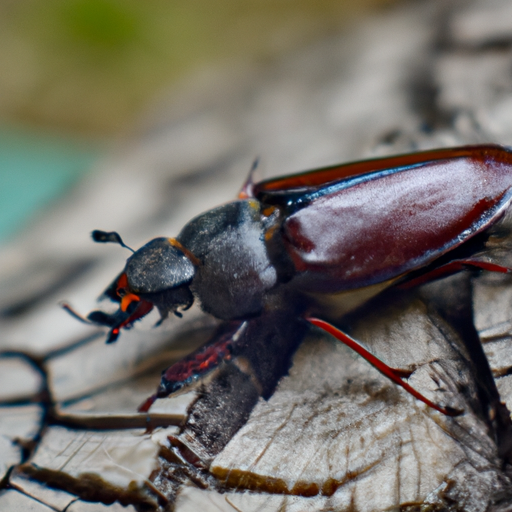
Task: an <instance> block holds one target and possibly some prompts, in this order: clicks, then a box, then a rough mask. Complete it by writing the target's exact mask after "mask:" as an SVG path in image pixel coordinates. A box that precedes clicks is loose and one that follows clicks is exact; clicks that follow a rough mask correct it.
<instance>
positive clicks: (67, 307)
mask: <svg viewBox="0 0 512 512" xmlns="http://www.w3.org/2000/svg"><path fill="white" fill-rule="evenodd" d="M59 306H60V307H61V308H62V309H63V310H64V311H67V312H68V313H69V314H70V315H71V316H72V317H73V318H75V319H76V320H78V321H80V322H82V323H84V324H88V325H91V324H93V322H91V321H90V320H89V319H88V318H85V317H84V316H82V315H81V314H80V313H77V312H76V311H75V310H74V309H73V308H72V307H71V306H70V305H69V304H68V303H67V302H59Z"/></svg>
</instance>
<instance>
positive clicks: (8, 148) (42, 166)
mask: <svg viewBox="0 0 512 512" xmlns="http://www.w3.org/2000/svg"><path fill="white" fill-rule="evenodd" d="M102 153H103V148H102V147H101V145H100V144H94V143H91V142H88V141H87V142H85V141H81V140H80V139H76V138H72V137H66V136H59V135H55V134H49V133H47V132H37V131H34V130H24V129H20V128H17V127H14V128H13V127H10V126H8V125H3V126H0V242H3V241H5V239H6V238H7V237H9V236H12V235H14V234H15V233H16V232H17V231H19V230H20V229H21V228H22V227H23V226H24V225H25V224H26V223H27V222H28V221H29V220H30V219H31V218H32V217H33V216H34V214H35V213H36V212H37V211H39V210H41V209H42V208H44V207H45V206H48V205H49V204H50V203H51V202H52V201H53V200H55V199H57V198H58V197H59V196H61V195H62V194H63V193H65V192H66V191H67V190H68V189H69V188H70V187H71V186H72V185H73V184H74V183H75V182H76V181H77V180H78V179H79V178H80V176H82V175H83V174H84V173H86V172H87V171H88V170H89V169H90V168H91V167H92V165H93V164H94V162H95V161H96V160H97V159H98V158H99V157H100V155H101V154H102Z"/></svg>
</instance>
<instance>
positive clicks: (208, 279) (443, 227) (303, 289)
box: [68, 144, 512, 415]
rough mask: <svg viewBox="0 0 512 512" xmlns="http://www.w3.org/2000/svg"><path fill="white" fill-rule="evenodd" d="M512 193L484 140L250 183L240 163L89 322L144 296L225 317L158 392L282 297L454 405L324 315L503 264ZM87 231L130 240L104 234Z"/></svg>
mask: <svg viewBox="0 0 512 512" xmlns="http://www.w3.org/2000/svg"><path fill="white" fill-rule="evenodd" d="M511 201H512V149H509V148H506V147H502V146H498V145H491V144H488V145H475V146H463V147H455V148H449V149H438V150H431V151H425V152H420V153H414V154H407V155H399V156H393V157H388V158H380V159H373V160H365V161H361V162H355V163H348V164H343V165H336V166H332V167H326V168H322V169H318V170H313V171H308V172H304V173H300V174H295V175H291V176H286V177H282V178H273V179H269V180H265V181H261V182H254V181H253V178H252V173H251V175H250V176H249V179H248V180H247V182H246V183H245V185H244V187H243V188H242V191H241V192H240V194H239V198H238V200H236V201H233V202H230V203H227V204H224V205H222V206H219V207H217V208H214V209H212V210H209V211H207V212H205V213H203V214H201V215H199V216H197V217H195V218H194V219H192V220H191V221H190V222H189V223H188V224H186V225H185V227H184V228H183V229H182V231H181V232H180V233H179V234H178V236H177V237H176V238H155V239H153V240H151V241H150V242H148V243H147V244H146V245H144V246H143V247H141V248H140V249H138V250H137V251H134V253H133V254H132V255H131V256H130V257H129V258H128V260H127V262H126V265H125V267H124V270H123V271H122V272H121V273H120V274H119V275H118V277H117V278H116V279H115V280H114V282H113V283H112V284H111V285H110V286H109V287H108V288H107V289H106V290H105V292H104V296H106V297H108V298H110V299H111V300H113V301H115V302H117V303H119V309H118V310H117V311H116V312H115V313H113V314H107V313H105V312H103V311H93V312H92V313H90V314H89V316H88V317H87V321H88V322H91V323H94V324H97V325H101V326H106V327H108V328H109V329H110V332H109V335H108V339H107V343H111V342H113V341H115V340H116V339H117V337H118V336H119V333H120V331H121V330H122V329H128V328H130V327H131V326H132V325H133V323H134V322H135V321H137V320H139V319H140V318H142V317H144V316H145V315H147V314H148V313H149V312H150V311H151V310H152V309H153V308H157V310H158V311H159V313H160V317H161V319H160V322H161V321H162V320H164V319H165V318H166V317H167V316H168V315H169V314H170V313H174V314H176V315H178V316H181V315H182V312H183V311H185V310H187V309H188V308H189V307H190V306H191V305H192V303H193V302H194V300H195V299H197V300H199V302H200V305H201V308H202V309H203V310H204V311H205V312H206V313H208V314H210V315H213V316H214V317H216V318H218V319H221V320H224V321H226V322H234V324H233V325H235V328H234V331H233V332H230V333H229V334H228V335H225V336H221V338H220V340H217V341H216V343H215V344H212V345H209V346H207V347H204V348H202V349H200V350H199V351H197V352H196V353H194V354H193V355H192V356H189V357H188V359H186V360H185V361H183V362H182V363H177V365H174V366H173V367H171V368H170V369H169V370H167V371H166V372H164V374H163V377H162V384H161V388H160V395H165V394H169V393H170V392H172V391H175V390H176V389H179V388H180V387H181V386H183V385H184V384H186V383H187V382H189V381H190V380H191V379H193V378H194V379H195V378H197V377H198V376H200V375H202V374H203V373H204V372H206V371H208V370H210V369H211V368H212V367H214V366H216V365H218V364H219V362H221V361H222V360H225V359H229V358H230V357H231V354H232V350H231V347H232V346H233V344H235V343H236V337H237V336H238V335H239V331H240V330H241V329H243V326H244V325H245V324H244V321H245V320H247V319H250V318H254V317H258V316H260V317H264V316H265V315H269V312H273V311H279V310H280V309H283V304H284V303H286V310H287V311H288V312H289V315H291V316H294V317H297V318H301V319H304V321H306V322H309V323H310V324H313V325H316V326H317V327H320V328H321V329H323V330H325V331H327V332H329V333H331V334H332V335H334V336H335V337H336V338H338V339H339V340H340V341H342V342H343V343H345V344H347V345H349V346H350V347H351V348H353V349H354V350H355V351H356V352H358V353H359V354H360V355H362V356H363V357H364V358H365V359H366V360H367V361H368V362H369V363H370V364H372V365H373V366H375V367H376V368H377V369H378V370H379V371H380V372H381V373H383V374H384V375H386V376H387V377H388V378H390V379H392V380H393V381H394V382H395V383H397V384H398V385H400V386H402V387H403V388H404V389H406V390H407V391H408V392H409V393H411V394H412V395H413V396H415V397H416V398H417V399H419V400H422V401H423V402H425V403H426V404H427V405H429V406H430V407H432V408H434V409H436V410H438V411H440V412H442V413H443V414H446V415H455V414H459V413H460V412H461V411H457V410H455V409H453V408H450V407H448V406H442V405H439V404H436V403H433V402H431V401H430V400H428V399H427V398H426V397H424V396H423V395H422V394H421V393H419V392H418V391H417V390H415V389H414V388H412V387H411V386H409V385H408V384H407V382H406V381H405V380H404V377H407V373H406V372H403V371H401V370H398V369H394V368H391V367H389V366H387V365H386V364H385V363H384V362H383V361H381V360H380V359H378V358H377V357H376V356H374V355H372V354H371V353H369V352H368V351H367V350H366V349H364V348H363V347H362V346H361V345H359V344H358V343H357V341H356V340H353V339H352V338H350V337H349V336H348V335H347V334H345V333H344V332H342V331H341V330H340V329H338V328H337V327H335V325H334V323H335V322H336V318H338V317H339V316H340V315H342V314H345V313H348V312H349V311H351V310H353V309H354V308H356V307H357V306H359V305H361V304H363V303H364V302H366V301H368V300H369V298H371V297H373V296H375V295H377V294H379V293H381V292H382V291H383V290H384V289H386V288H389V287H393V286H417V285H418V284H421V283H424V282H428V281H430V280H433V279H437V278H439V277H442V276H445V275H448V274H451V273H455V272H458V271H460V270H462V269H464V268H475V269H484V270H490V271H497V272H504V273H508V272H510V269H509V268H508V267H506V266H502V265H499V264H498V263H496V262H493V261H492V258H489V256H488V254H486V251H485V243H486V240H487V238H488V237H489V233H490V231H491V228H493V227H494V226H496V225H498V224H499V222H500V220H501V219H503V218H504V214H505V212H506V211H507V208H508V207H509V205H510V203H511ZM92 236H93V239H94V240H95V241H97V242H114V243H118V244H121V245H123V246H125V247H127V246H126V245H125V244H124V242H123V241H122V239H121V237H120V236H119V235H118V234H117V233H115V232H104V231H94V232H93V234H92ZM132 251H133V250H132ZM334 304H335V306H336V307H333V305H334ZM68 309H69V307H68ZM160 322H159V323H160ZM237 322H238V323H237ZM237 332H238V334H237ZM269 350H272V348H271V347H269ZM171 382H172V385H171V384H170V383H171ZM147 407H148V406H147V405H146V406H145V409H147Z"/></svg>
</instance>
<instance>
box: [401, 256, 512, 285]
mask: <svg viewBox="0 0 512 512" xmlns="http://www.w3.org/2000/svg"><path fill="white" fill-rule="evenodd" d="M466 268H474V269H480V270H487V271H489V272H500V273H502V274H510V273H511V272H512V269H510V268H508V267H503V266H501V265H496V264H495V263H489V262H487V261H478V260H472V259H464V260H454V261H450V263H447V264H446V265H442V266H440V267H437V268H435V269H433V270H431V271H430V272H427V273H425V274H423V275H421V276H419V277H415V278H413V279H411V280H410V281H405V282H404V283H402V284H398V285H397V288H400V289H402V290H407V289H410V288H414V287H415V286H420V285H422V284H426V283H430V282H431V281H435V280H436V279H440V278H442V277H447V276H449V275H451V274H455V273H457V272H460V271H461V270H464V269H466Z"/></svg>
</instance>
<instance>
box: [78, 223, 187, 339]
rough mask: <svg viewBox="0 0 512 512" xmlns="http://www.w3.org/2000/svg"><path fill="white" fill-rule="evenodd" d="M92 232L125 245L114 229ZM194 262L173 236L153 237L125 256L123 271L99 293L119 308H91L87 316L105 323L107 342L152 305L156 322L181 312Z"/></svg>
mask: <svg viewBox="0 0 512 512" xmlns="http://www.w3.org/2000/svg"><path fill="white" fill-rule="evenodd" d="M92 236H93V239H94V240H95V241H97V242H115V243H118V244H120V245H122V246H124V247H127V246H126V245H125V244H124V243H123V241H122V240H121V237H120V236H119V235H118V234H117V233H105V232H103V231H94V232H93V234H92ZM128 249H129V247H128ZM130 250H131V249H130ZM195 264H197V261H196V260H195V258H194V256H193V255H192V254H190V253H189V252H188V251H187V250H186V249H185V248H183V247H182V246H181V245H180V244H179V243H178V242H176V241H175V240H174V239H169V238H154V239H153V240H151V241H150V242H148V243H147V244H146V245H144V246H143V247H141V248H140V249H139V250H138V251H135V252H134V253H133V254H132V256H130V257H129V258H128V260H127V262H126V266H125V268H124V270H123V272H121V274H120V275H119V276H118V277H117V278H116V279H115V280H114V282H113V283H112V284H111V285H110V286H109V287H108V288H107V289H106V290H105V291H104V292H103V294H102V296H101V297H100V298H103V297H107V298H109V299H111V300H113V301H114V302H118V303H119V309H118V310H117V311H116V312H114V313H112V314H108V313H105V312H104V311H92V312H91V313H90V314H89V315H88V316H87V320H88V321H89V322H92V323H94V324H97V325H103V326H106V327H109V328H110V333H109V337H108V339H107V343H112V342H113V341H115V340H116V339H117V337H118V336H119V332H120V330H121V329H123V328H125V329H129V328H130V327H131V326H132V325H133V323H134V322H135V321H136V320H139V319H140V318H142V317H144V316H146V315H147V314H148V313H149V312H150V311H151V310H152V309H153V307H156V308H157V309H158V311H159V313H160V320H159V322H158V323H157V325H159V324H160V323H161V322H162V321H163V320H164V319H165V318H166V317H167V316H168V315H169V313H171V312H172V313H174V314H175V315H177V316H182V315H181V312H180V311H178V309H181V310H186V309H188V308H190V306H191V305H192V303H193V302H194V297H193V295H192V292H191V291H190V288H189V285H190V282H191V281H192V279H193V277H194V275H195V271H196V269H195Z"/></svg>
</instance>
